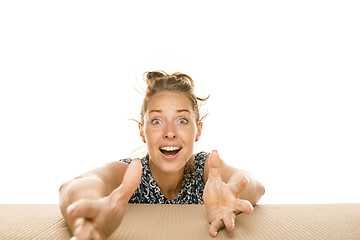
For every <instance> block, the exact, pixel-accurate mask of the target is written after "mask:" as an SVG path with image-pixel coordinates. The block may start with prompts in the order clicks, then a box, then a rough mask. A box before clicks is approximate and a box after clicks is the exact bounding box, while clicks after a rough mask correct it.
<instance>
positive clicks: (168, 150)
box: [160, 147, 181, 156]
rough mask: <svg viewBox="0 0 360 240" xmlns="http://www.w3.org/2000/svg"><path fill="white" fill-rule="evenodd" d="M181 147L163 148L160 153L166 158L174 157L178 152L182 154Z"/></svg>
mask: <svg viewBox="0 0 360 240" xmlns="http://www.w3.org/2000/svg"><path fill="white" fill-rule="evenodd" d="M180 150H181V147H162V148H160V152H162V154H164V155H165V156H174V155H176V154H177V153H178V152H180Z"/></svg>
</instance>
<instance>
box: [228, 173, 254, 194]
mask: <svg viewBox="0 0 360 240" xmlns="http://www.w3.org/2000/svg"><path fill="white" fill-rule="evenodd" d="M249 181H250V180H249V178H247V177H246V176H244V177H242V178H241V179H240V181H238V182H236V183H228V184H229V185H230V189H231V191H232V192H233V193H234V194H235V196H237V195H238V194H239V193H241V192H242V191H244V190H245V189H246V187H247V185H248V183H249Z"/></svg>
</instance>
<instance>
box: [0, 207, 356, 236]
mask: <svg viewBox="0 0 360 240" xmlns="http://www.w3.org/2000/svg"><path fill="white" fill-rule="evenodd" d="M70 238H71V233H70V230H69V228H68V226H67V224H66V222H65V221H64V219H63V218H62V216H61V213H60V210H59V207H58V205H0V239H1V240H4V239H9V240H14V239H15V240H17V239H21V240H22V239H51V240H54V239H55V240H56V239H70ZM109 239H110V240H112V239H150V240H152V239H167V240H169V239H186V240H190V239H196V240H202V239H213V238H212V237H211V236H210V235H209V223H208V222H207V219H206V215H205V207H204V206H203V205H145V204H144V205H142V204H129V205H128V208H127V213H126V215H125V217H124V219H123V222H122V224H121V225H120V226H119V228H118V229H117V230H116V232H114V234H113V235H112V236H111V237H110V238H109ZM216 239H260V240H261V239H327V240H328V239H360V203H354V204H313V205H266V204H260V205H257V206H255V209H254V211H253V213H251V214H250V215H246V214H243V213H242V214H239V215H237V217H236V227H235V229H234V230H233V231H231V232H229V231H226V230H225V229H223V230H221V231H220V232H219V234H218V236H217V237H216Z"/></svg>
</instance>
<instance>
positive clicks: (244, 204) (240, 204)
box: [234, 199, 254, 214]
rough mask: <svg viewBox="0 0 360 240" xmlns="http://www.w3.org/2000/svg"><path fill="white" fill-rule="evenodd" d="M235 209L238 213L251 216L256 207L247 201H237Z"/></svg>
mask: <svg viewBox="0 0 360 240" xmlns="http://www.w3.org/2000/svg"><path fill="white" fill-rule="evenodd" d="M234 209H235V211H236V212H244V213H247V214H250V213H251V212H252V211H253V210H254V207H253V206H252V205H251V203H250V202H249V201H247V200H242V199H237V200H236V201H235V203H234Z"/></svg>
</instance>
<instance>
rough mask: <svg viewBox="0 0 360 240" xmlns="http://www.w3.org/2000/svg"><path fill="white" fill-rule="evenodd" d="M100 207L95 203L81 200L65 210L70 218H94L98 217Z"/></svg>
mask: <svg viewBox="0 0 360 240" xmlns="http://www.w3.org/2000/svg"><path fill="white" fill-rule="evenodd" d="M99 211H100V206H99V204H98V203H97V201H94V200H88V199H81V200H79V201H77V202H75V203H73V204H71V205H70V206H69V207H68V208H67V214H68V216H69V217H70V218H72V219H75V218H94V217H95V216H97V215H98V213H99Z"/></svg>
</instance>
